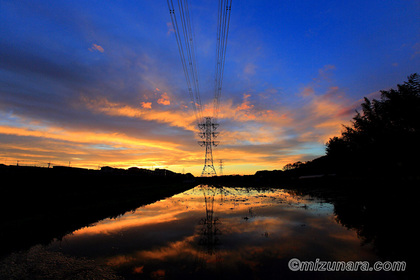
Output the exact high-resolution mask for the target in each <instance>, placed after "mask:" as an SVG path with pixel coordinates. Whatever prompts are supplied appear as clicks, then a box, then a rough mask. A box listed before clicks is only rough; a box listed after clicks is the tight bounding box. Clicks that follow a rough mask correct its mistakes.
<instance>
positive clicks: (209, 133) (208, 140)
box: [198, 117, 219, 177]
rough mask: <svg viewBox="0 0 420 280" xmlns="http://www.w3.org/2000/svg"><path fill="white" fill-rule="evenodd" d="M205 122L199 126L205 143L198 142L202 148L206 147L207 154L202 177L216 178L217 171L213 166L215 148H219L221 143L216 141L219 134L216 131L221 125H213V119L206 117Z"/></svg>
mask: <svg viewBox="0 0 420 280" xmlns="http://www.w3.org/2000/svg"><path fill="white" fill-rule="evenodd" d="M204 120H205V122H204V123H200V124H198V127H199V128H200V130H201V131H202V132H200V133H199V135H200V137H201V139H204V141H198V144H199V145H200V146H201V147H206V154H205V159H204V167H203V172H201V177H211V176H216V175H217V174H216V170H215V169H214V165H213V146H215V147H216V146H217V145H218V144H219V141H214V138H216V137H217V135H218V134H219V132H215V130H216V129H217V128H218V127H219V124H217V123H213V122H212V119H211V117H204Z"/></svg>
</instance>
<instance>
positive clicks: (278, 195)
mask: <svg viewBox="0 0 420 280" xmlns="http://www.w3.org/2000/svg"><path fill="white" fill-rule="evenodd" d="M49 249H50V250H53V251H60V252H63V253H65V254H70V255H74V256H83V257H87V258H90V259H95V260H96V261H97V262H99V263H102V264H107V265H109V266H111V267H113V268H114V269H115V270H116V271H117V272H119V273H120V274H121V275H123V276H124V277H126V278H127V279H154V278H156V279H158V278H165V279H174V278H176V279H198V278H199V279H210V278H211V279H213V278H214V277H218V278H220V279H280V278H283V276H287V277H292V276H296V274H293V273H292V272H291V271H290V270H289V269H288V266H287V264H288V261H289V260H290V259H291V258H298V259H300V260H311V261H315V259H317V258H319V259H321V260H339V261H349V260H368V261H373V260H376V259H377V257H376V256H375V255H374V254H373V252H372V248H370V247H369V245H364V246H362V245H361V240H360V239H359V238H358V236H357V233H356V232H355V231H354V230H349V229H347V228H345V227H343V226H342V225H340V224H339V223H338V222H337V221H336V216H335V214H334V206H333V205H332V204H329V203H324V202H322V201H321V200H318V199H315V198H311V197H309V196H303V197H302V196H296V195H294V194H292V193H290V192H288V191H286V190H282V189H264V190H261V189H259V190H256V189H249V188H226V187H224V188H215V187H210V186H197V187H195V188H193V189H191V190H189V191H186V192H183V193H181V194H177V195H175V196H173V197H171V198H167V199H164V200H160V201H158V202H155V203H153V204H150V205H146V206H142V207H140V208H138V209H136V210H135V211H133V212H130V213H126V214H124V215H123V216H120V217H118V218H113V219H111V218H110V219H105V220H102V221H99V222H97V223H95V224H93V225H92V226H89V227H85V228H82V229H79V230H77V231H75V232H73V233H72V234H70V235H67V236H65V237H64V238H63V239H62V240H61V241H55V242H53V243H52V244H51V245H50V246H49ZM301 276H302V275H301ZM303 276H305V275H303ZM303 276H302V277H303ZM312 276H313V275H312ZM312 276H311V277H309V278H314V277H312ZM318 276H320V275H319V274H318ZM330 276H332V275H331V274H330ZM352 276H355V275H352ZM315 278H316V277H315ZM350 278H351V277H350Z"/></svg>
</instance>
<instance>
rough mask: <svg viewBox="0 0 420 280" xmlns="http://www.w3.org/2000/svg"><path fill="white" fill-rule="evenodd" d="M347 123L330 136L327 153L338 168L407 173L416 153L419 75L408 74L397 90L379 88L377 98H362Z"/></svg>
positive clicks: (413, 167)
mask: <svg viewBox="0 0 420 280" xmlns="http://www.w3.org/2000/svg"><path fill="white" fill-rule="evenodd" d="M361 106H362V113H360V112H357V111H356V116H355V117H354V118H353V120H352V125H351V126H344V130H343V132H342V133H341V137H333V138H330V139H329V141H328V143H327V144H326V146H327V147H326V152H327V156H328V157H329V158H330V159H331V160H332V161H333V162H334V164H337V167H338V169H339V171H341V172H348V173H349V172H350V173H371V172H373V173H380V174H383V173H388V174H389V172H391V173H393V174H395V173H398V174H400V173H410V174H415V173H414V172H417V171H418V160H417V159H418V157H419V155H420V148H419V143H420V76H419V75H418V74H412V75H410V76H409V77H408V81H407V82H404V83H403V84H401V85H400V84H399V85H397V89H390V90H382V91H381V98H380V100H376V99H373V100H372V101H371V100H369V99H368V98H366V97H365V98H364V102H363V103H362V104H361Z"/></svg>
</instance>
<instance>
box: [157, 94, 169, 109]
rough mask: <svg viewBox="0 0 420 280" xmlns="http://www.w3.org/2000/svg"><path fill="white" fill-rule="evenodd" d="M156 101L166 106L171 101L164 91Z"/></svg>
mask: <svg viewBox="0 0 420 280" xmlns="http://www.w3.org/2000/svg"><path fill="white" fill-rule="evenodd" d="M157 103H159V104H162V105H165V106H168V105H170V104H171V101H170V100H169V96H168V94H167V93H166V92H164V93H163V94H162V95H161V96H160V98H159V99H158V101H157Z"/></svg>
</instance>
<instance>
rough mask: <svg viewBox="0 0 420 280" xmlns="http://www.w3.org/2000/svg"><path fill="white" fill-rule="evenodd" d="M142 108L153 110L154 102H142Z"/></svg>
mask: <svg viewBox="0 0 420 280" xmlns="http://www.w3.org/2000/svg"><path fill="white" fill-rule="evenodd" d="M141 107H142V108H144V109H152V102H142V103H141Z"/></svg>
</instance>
